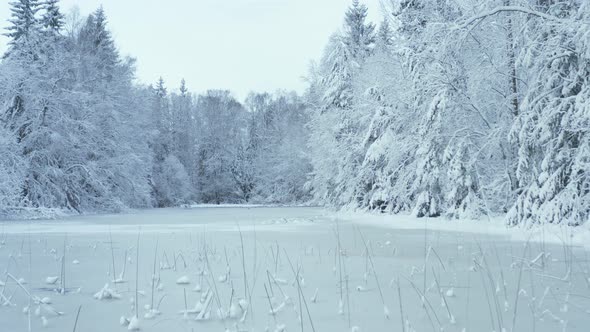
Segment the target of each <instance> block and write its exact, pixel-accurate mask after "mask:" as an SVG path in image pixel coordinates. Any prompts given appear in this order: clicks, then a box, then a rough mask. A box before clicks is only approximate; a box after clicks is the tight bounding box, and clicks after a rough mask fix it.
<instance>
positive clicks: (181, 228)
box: [0, 206, 590, 332]
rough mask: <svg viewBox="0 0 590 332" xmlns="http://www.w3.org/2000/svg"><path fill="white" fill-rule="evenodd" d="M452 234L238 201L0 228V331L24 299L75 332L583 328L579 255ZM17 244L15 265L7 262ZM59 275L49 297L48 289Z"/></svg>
mask: <svg viewBox="0 0 590 332" xmlns="http://www.w3.org/2000/svg"><path fill="white" fill-rule="evenodd" d="M480 223H484V222H481V221H480ZM462 225H470V224H468V223H463V222H460V223H456V222H454V221H453V222H450V221H446V220H442V219H430V220H428V221H427V222H425V221H424V220H417V219H413V218H410V217H404V216H376V215H365V214H350V213H333V212H330V211H327V210H324V209H320V208H287V207H256V208H248V207H246V206H242V207H231V208H229V207H228V208H225V207H216V208H209V207H199V208H192V209H188V208H183V209H163V210H146V211H137V212H134V213H130V214H123V215H100V216H84V217H72V218H67V219H64V220H55V221H34V222H22V221H19V222H8V223H6V224H5V225H4V232H5V234H7V236H6V245H5V246H4V247H2V248H0V255H1V256H3V257H5V260H4V262H5V263H3V264H4V265H3V267H2V270H3V271H4V270H5V271H6V272H8V273H10V275H11V276H13V277H14V279H12V278H7V277H6V275H5V274H3V275H2V276H3V277H2V278H0V279H2V285H0V294H2V296H3V297H2V303H4V302H6V300H7V299H9V301H8V303H10V304H8V305H4V306H0V326H1V327H2V329H1V330H2V331H10V332H20V331H23V332H24V331H28V313H29V305H30V308H31V309H30V312H31V315H32V316H33V317H36V318H34V319H32V320H31V324H32V329H33V331H35V330H39V329H40V328H42V327H43V328H45V329H47V330H54V331H65V330H71V328H72V326H73V322H74V320H75V318H76V313H77V309H78V307H79V306H80V305H81V306H82V309H81V313H80V316H79V321H78V325H77V330H78V331H85V332H99V331H100V332H102V331H126V330H137V329H140V330H141V331H181V330H182V331H184V330H186V331H190V330H191V329H192V330H195V331H224V330H226V329H229V330H230V331H234V330H238V331H242V330H253V331H264V330H265V329H267V330H269V331H275V330H276V331H292V330H299V329H300V324H301V323H300V321H299V317H301V319H302V321H303V324H304V328H305V330H308V331H311V322H313V325H314V328H315V329H316V331H353V330H358V331H384V330H400V331H401V328H402V326H404V327H406V331H409V328H412V329H413V330H415V331H432V329H433V327H434V328H435V329H436V330H441V329H444V330H445V331H457V332H459V331H463V330H465V331H494V330H495V331H502V330H506V331H532V329H533V324H534V325H535V330H536V331H539V332H545V331H546V332H553V331H562V330H563V329H564V327H565V326H567V331H574V332H577V331H586V330H587V325H588V322H589V320H590V314H589V313H588V312H589V310H590V300H589V299H588V298H590V291H589V289H588V287H587V280H588V278H589V277H590V274H589V272H588V268H587V263H586V262H585V259H584V257H586V255H587V251H586V249H584V248H583V247H582V246H579V245H577V242H572V241H570V242H569V243H568V242H562V243H559V242H558V241H546V242H542V241H538V240H535V241H528V242H527V241H522V238H525V239H526V238H527V237H526V236H525V235H526V231H525V230H519V231H516V232H517V233H521V234H522V236H521V237H515V236H513V235H512V234H513V233H514V231H510V232H508V231H503V230H502V226H500V224H499V223H493V222H492V223H488V224H486V225H487V226H486V227H488V228H493V229H494V230H495V231H493V232H490V233H488V234H486V233H485V232H482V231H478V230H479V229H480V228H477V229H474V228H472V227H470V226H466V227H462ZM109 229H110V231H111V234H112V238H113V243H114V245H113V252H111V246H110V242H109ZM336 230H338V231H336ZM562 231H563V232H565V231H566V230H565V229H563V230H562ZM240 232H241V236H242V239H243V243H244V245H243V251H242V244H241V241H240ZM533 232H537V231H533ZM546 232H547V233H549V232H550V229H547V230H546ZM66 234H67V239H66ZM337 234H339V236H338V235H337ZM529 234H531V233H529ZM29 235H30V236H29ZM138 235H139V252H138V251H137V240H138ZM546 235H547V234H546ZM529 237H530V235H529ZM556 237H558V236H556ZM546 238H550V237H549V236H547V237H546ZM28 239H31V241H30V246H31V253H30V257H29V254H28V251H27V252H23V255H21V257H18V256H17V255H15V253H16V252H18V251H19V250H20V248H21V246H22V245H23V243H24V245H25V246H26V247H27V248H28V246H29V242H28V241H29V240H28ZM64 239H66V241H67V251H66V257H68V256H69V257H70V259H69V260H67V261H66V264H65V271H61V262H60V261H56V260H55V257H54V255H53V254H51V253H50V252H49V251H48V250H47V251H45V250H44V249H45V248H52V247H54V248H61V247H62V246H63V243H64ZM363 241H366V245H367V247H368V248H369V253H370V255H369V256H368V255H367V250H366V247H365V244H364V243H363ZM156 242H157V243H158V246H157V251H156ZM338 243H340V244H338ZM338 248H339V249H340V250H338ZM394 249H395V250H394ZM74 254H75V256H76V259H77V260H78V259H79V260H80V261H82V262H84V264H82V265H79V264H75V263H74V262H73V261H72V256H73V255H74ZM138 254H139V261H136V257H137V255H138ZM113 256H114V257H113ZM126 257H127V258H131V260H130V261H127V263H124V262H125V260H126ZM181 257H182V258H181ZM29 259H31V262H32V263H33V264H32V266H31V269H30V271H29ZM154 259H155V262H154ZM113 260H114V264H115V270H116V273H117V274H119V273H120V272H121V270H122V269H123V266H124V265H125V264H126V267H125V269H126V271H125V279H126V282H125V283H119V284H114V283H112V280H111V277H110V274H109V273H110V271H111V269H112V265H113ZM371 261H372V263H373V264H374V268H373V266H372V264H371ZM137 262H139V266H137V265H136V264H137ZM154 264H155V265H154ZM185 264H186V267H185ZM164 265H167V266H169V267H170V268H169V269H161V268H159V267H161V266H164ZM244 268H245V270H244ZM154 269H155V274H154ZM136 271H137V272H138V274H137V276H138V279H137V278H136ZM56 272H57V273H56ZM57 274H59V275H60V276H61V277H60V278H59V280H56V285H53V284H52V285H50V286H51V287H48V283H49V282H48V281H53V276H55V275H57ZM47 276H50V277H51V280H49V278H48V277H47ZM220 276H221V277H223V281H224V282H221V279H220ZM296 276H297V277H296ZM62 277H63V279H64V280H63V281H64V282H65V287H66V290H67V291H66V292H65V293H64V294H60V293H56V291H55V290H54V288H55V287H56V286H57V285H60V283H61V282H62V279H61V278H62ZM20 278H26V279H27V280H28V281H29V283H28V284H25V283H24V282H23V283H21V284H20V285H19V284H17V283H16V282H15V280H19V279H20ZM296 278H298V279H299V283H298V282H297V279H296ZM23 281H24V280H23ZM136 281H137V282H136ZM303 281H304V284H303ZM187 282H190V285H188V287H187V285H186V283H187ZM152 283H153V285H152ZM3 284H5V285H3ZM164 284H165V285H168V286H167V287H161V288H160V287H159V285H164ZM193 285H194V286H193ZM245 285H246V286H247V288H246V289H245ZM265 286H266V291H265ZM197 288H198V289H197ZM78 289H79V291H76V290H78ZM136 289H137V293H136ZM195 289H197V290H198V291H193V290H195ZM97 290H99V291H98V292H97ZM152 290H153V291H152ZM267 292H268V293H267ZM28 293H30V294H31V296H32V297H33V299H34V301H33V302H32V303H29V296H28ZM380 293H382V297H381V294H380ZM300 294H301V295H302V296H300ZM318 294H319V295H318ZM120 299H129V301H127V300H120ZM136 299H137V303H136ZM382 299H383V300H382ZM99 300H101V301H99ZM35 301H36V302H35ZM49 304H51V307H49ZM400 304H401V306H400ZM23 308H25V309H23ZM136 311H137V313H136ZM402 311H403V318H402V317H401V312H402ZM22 312H24V313H25V314H23V313H22ZM62 312H63V315H61V314H59V313H62ZM37 313H38V316H35V315H34V314H37ZM56 313H57V314H56ZM179 313H180V314H179ZM515 313H516V319H514V320H513V317H514V314H515ZM136 314H137V317H140V319H141V320H142V321H141V322H140V321H139V320H138V319H137V318H135V317H136ZM220 317H221V318H220ZM222 318H223V319H222ZM349 322H350V323H349ZM349 324H350V325H349ZM122 325H123V326H122Z"/></svg>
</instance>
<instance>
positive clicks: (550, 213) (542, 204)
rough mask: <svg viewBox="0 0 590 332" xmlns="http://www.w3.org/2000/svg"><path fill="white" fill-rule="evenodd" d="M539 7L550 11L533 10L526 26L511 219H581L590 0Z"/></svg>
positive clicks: (589, 203)
mask: <svg viewBox="0 0 590 332" xmlns="http://www.w3.org/2000/svg"><path fill="white" fill-rule="evenodd" d="M544 8H545V11H546V13H547V14H546V15H551V16H548V17H543V16H542V14H537V16H541V17H535V18H532V20H534V21H532V22H530V23H529V24H530V25H529V28H531V29H529V30H528V31H527V32H528V33H529V34H530V38H531V39H532V40H531V42H530V44H529V45H528V47H527V48H526V49H525V50H524V61H525V62H526V64H527V65H528V66H529V68H530V69H529V70H530V71H531V72H532V73H533V81H534V84H531V85H529V89H528V91H527V94H526V96H525V99H524V101H523V103H522V108H521V110H520V113H519V116H518V118H517V120H516V122H515V123H514V127H513V128H512V135H511V137H512V142H514V143H516V144H518V166H517V169H516V175H517V176H518V179H519V183H520V184H521V186H522V187H521V190H522V192H521V194H520V195H519V197H518V199H517V201H516V204H515V205H514V206H513V208H512V209H511V211H510V213H509V216H508V223H509V224H511V225H516V224H530V223H565V224H570V225H579V224H582V223H585V222H587V221H588V218H589V216H590V175H589V174H588V170H589V169H590V145H589V143H590V129H589V128H590V116H589V114H590V112H589V106H588V105H590V102H589V100H588V98H589V97H588V96H589V95H590V82H589V77H590V76H589V73H590V55H589V54H590V53H589V52H590V42H589V38H588V36H589V35H590V27H589V26H588V23H587V21H588V19H589V18H590V6H589V5H588V4H587V3H585V2H584V3H574V2H572V3H571V4H570V5H569V6H562V5H559V4H549V3H546V4H545V7H544ZM558 18H559V19H558ZM538 20H544V21H542V22H538Z"/></svg>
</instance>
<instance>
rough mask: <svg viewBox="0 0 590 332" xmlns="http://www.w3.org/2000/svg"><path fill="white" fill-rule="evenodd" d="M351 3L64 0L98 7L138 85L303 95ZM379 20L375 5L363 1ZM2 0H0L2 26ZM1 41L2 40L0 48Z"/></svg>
mask: <svg viewBox="0 0 590 332" xmlns="http://www.w3.org/2000/svg"><path fill="white" fill-rule="evenodd" d="M351 2H352V0H62V1H61V8H62V9H63V10H64V12H66V13H67V12H69V10H70V9H71V8H72V7H74V6H78V7H79V8H80V11H81V13H82V14H83V15H86V14H88V13H90V12H92V11H93V10H94V9H96V8H97V7H98V6H100V4H102V5H103V7H104V9H105V11H106V14H107V17H108V19H109V27H110V29H111V31H112V33H113V35H114V37H115V41H116V43H117V46H118V47H119V49H120V50H121V53H122V54H123V55H131V56H134V57H136V58H137V60H138V64H137V66H138V68H137V69H138V70H137V76H138V79H139V81H140V82H143V83H151V82H155V81H156V80H157V78H158V77H159V76H162V77H164V79H165V81H166V82H167V85H168V87H169V89H176V88H177V86H178V83H179V82H180V79H181V78H183V77H184V78H185V79H186V81H187V85H188V87H189V89H190V90H191V91H194V92H202V91H204V90H206V89H212V88H224V89H229V90H232V91H234V93H235V94H236V95H237V96H238V97H240V98H243V97H244V96H245V95H246V94H247V93H248V92H249V91H251V90H254V91H274V90H276V89H288V90H296V91H299V92H301V91H303V90H304V88H305V83H304V82H303V81H302V76H304V75H305V74H306V72H307V69H308V67H309V63H310V61H311V60H315V59H318V58H319V57H320V56H321V53H322V50H323V48H324V46H325V45H326V43H327V41H328V38H329V36H330V35H331V34H332V33H333V32H334V31H335V30H337V29H339V28H340V27H341V26H342V18H343V15H344V12H345V10H346V8H347V7H348V6H349V4H350V3H351ZM362 2H364V3H366V4H367V5H368V6H369V10H370V15H371V18H372V19H373V20H375V21H380V19H379V18H380V17H381V16H380V15H381V11H380V6H379V0H364V1H362ZM8 17H9V5H8V1H1V0H0V19H2V27H6V25H7V23H6V19H7V18H8ZM6 41H7V39H6V38H5V37H4V36H2V37H0V51H1V52H2V53H3V52H4V50H5V49H6Z"/></svg>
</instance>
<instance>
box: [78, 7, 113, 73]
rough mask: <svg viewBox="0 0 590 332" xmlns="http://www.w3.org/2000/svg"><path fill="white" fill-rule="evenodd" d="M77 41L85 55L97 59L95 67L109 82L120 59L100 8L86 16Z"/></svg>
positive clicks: (102, 10)
mask: <svg viewBox="0 0 590 332" xmlns="http://www.w3.org/2000/svg"><path fill="white" fill-rule="evenodd" d="M78 39H79V42H80V43H81V44H82V45H83V49H84V50H85V51H86V53H87V54H89V55H91V56H95V57H97V59H96V60H97V61H98V62H97V63H96V66H97V69H98V72H99V73H100V74H101V76H102V78H103V79H106V81H109V80H111V79H112V78H113V76H114V71H115V69H116V68H117V66H118V65H119V64H120V58H119V52H118V51H117V48H116V46H115V42H114V40H113V38H112V36H111V33H110V31H109V30H108V28H107V18H106V15H105V12H104V9H103V8H102V6H101V7H99V8H98V9H97V10H96V11H94V13H92V14H91V15H89V16H88V18H87V19H86V23H85V24H84V26H83V27H82V28H81V30H80V36H79V38H78Z"/></svg>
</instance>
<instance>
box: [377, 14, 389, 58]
mask: <svg viewBox="0 0 590 332" xmlns="http://www.w3.org/2000/svg"><path fill="white" fill-rule="evenodd" d="M375 46H376V49H377V50H378V51H380V52H388V51H390V49H391V46H393V31H392V30H391V27H390V25H389V22H388V21H387V19H384V20H383V22H381V25H379V30H378V31H377V37H376V41H375Z"/></svg>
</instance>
